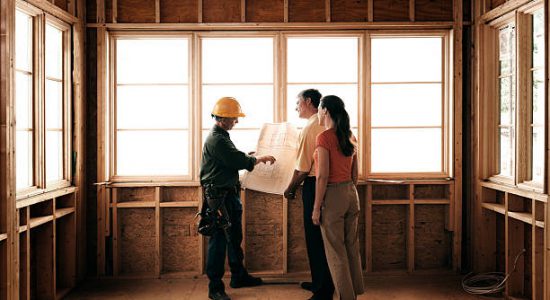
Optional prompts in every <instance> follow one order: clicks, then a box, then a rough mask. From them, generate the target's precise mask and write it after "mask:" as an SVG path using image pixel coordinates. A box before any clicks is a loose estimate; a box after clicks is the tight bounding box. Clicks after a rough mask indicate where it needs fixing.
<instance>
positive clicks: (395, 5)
mask: <svg viewBox="0 0 550 300" xmlns="http://www.w3.org/2000/svg"><path fill="white" fill-rule="evenodd" d="M373 1H374V3H373V10H374V11H373V15H374V16H373V17H374V21H409V0H373Z"/></svg>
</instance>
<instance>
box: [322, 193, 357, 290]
mask: <svg viewBox="0 0 550 300" xmlns="http://www.w3.org/2000/svg"><path fill="white" fill-rule="evenodd" d="M321 218H322V219H321V233H322V234H323V240H324V242H325V252H326V255H327V262H328V266H329V269H330V274H331V275H332V281H333V282H334V287H335V290H336V292H337V293H338V295H339V298H340V299H343V300H352V299H356V298H357V295H360V294H363V292H364V288H363V273H362V271H361V256H360V254H359V237H358V236H357V224H358V221H359V196H358V195H357V189H356V188H355V185H354V184H353V183H352V182H344V183H336V184H329V185H328V186H327V191H326V193H325V201H324V204H323V208H322V213H321Z"/></svg>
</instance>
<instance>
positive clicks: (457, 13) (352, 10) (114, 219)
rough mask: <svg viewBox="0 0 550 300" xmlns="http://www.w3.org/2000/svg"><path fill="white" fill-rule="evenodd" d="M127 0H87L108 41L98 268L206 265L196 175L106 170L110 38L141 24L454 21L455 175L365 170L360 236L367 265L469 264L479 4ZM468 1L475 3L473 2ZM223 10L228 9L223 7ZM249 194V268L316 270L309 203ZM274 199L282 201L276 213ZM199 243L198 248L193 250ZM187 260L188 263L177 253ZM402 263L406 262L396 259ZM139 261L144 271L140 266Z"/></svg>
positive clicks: (422, 25)
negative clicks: (112, 174)
mask: <svg viewBox="0 0 550 300" xmlns="http://www.w3.org/2000/svg"><path fill="white" fill-rule="evenodd" d="M127 2H128V1H127V0H96V1H94V0H90V1H87V8H88V10H87V12H88V14H87V21H88V25H87V30H88V35H89V36H97V42H96V45H97V47H89V48H88V52H87V53H88V56H89V57H97V59H95V60H94V59H89V60H88V66H87V67H88V69H89V70H92V69H97V74H93V72H91V73H89V74H90V76H89V77H88V83H89V87H92V86H94V87H95V88H94V89H93V91H92V90H89V91H88V96H89V97H91V98H95V97H97V98H96V99H97V105H96V107H95V110H94V107H93V105H91V106H92V107H90V106H88V107H89V108H90V110H89V111H87V115H88V119H89V120H90V121H91V122H90V125H89V126H94V127H96V128H97V137H96V138H95V140H94V141H90V144H89V145H91V144H93V143H96V148H94V147H91V148H90V147H89V148H88V149H89V151H93V150H96V153H97V158H98V159H97V160H92V159H90V160H89V161H88V163H87V168H88V169H90V170H91V169H95V170H96V172H95V174H96V176H97V180H96V181H95V182H98V183H101V185H100V186H98V188H97V194H95V193H93V194H92V193H90V194H89V195H88V201H89V202H90V203H91V202H93V201H96V199H97V205H88V208H91V209H93V208H95V211H88V212H87V213H88V216H89V217H91V216H95V217H96V220H97V232H96V234H97V239H96V240H95V241H90V242H89V244H90V245H97V248H95V249H92V248H90V249H89V250H90V251H96V253H97V257H98V258H99V259H97V260H96V261H90V260H92V259H94V258H95V257H96V256H93V255H89V261H88V264H89V265H95V266H96V272H97V275H99V276H100V277H103V276H107V277H111V276H115V277H136V276H137V277H149V278H158V277H172V276H176V277H177V276H189V275H198V274H202V273H203V272H204V263H205V247H204V243H205V239H204V238H203V237H202V236H200V235H197V233H196V228H195V226H196V225H195V223H194V222H193V221H192V220H191V219H190V216H191V215H193V214H194V213H196V212H197V210H198V209H199V206H200V202H201V201H200V199H201V191H200V187H199V184H198V182H197V181H190V182H171V183H170V182H149V183H148V182H127V183H124V182H109V178H108V177H107V176H106V171H107V170H106V169H105V168H108V166H107V164H106V161H105V160H106V159H107V157H108V156H109V152H108V149H109V147H110V146H109V145H107V144H106V139H107V140H108V136H109V134H108V132H110V131H109V129H108V128H106V126H107V125H106V124H107V122H106V118H108V115H109V114H108V109H111V108H110V105H108V103H109V101H108V99H109V95H108V91H109V82H110V81H109V78H108V77H109V76H111V74H110V71H109V66H108V57H109V53H108V35H109V32H110V31H125V30H136V29H137V30H139V31H141V32H147V31H159V30H160V31H166V32H177V31H183V32H186V33H188V32H201V31H220V32H223V31H228V30H230V31H234V32H247V31H256V32H257V31H279V30H284V31H285V32H286V31H288V32H310V31H317V32H319V31H322V32H331V31H338V32H345V31H347V30H349V31H350V32H357V31H361V30H369V29H373V30H376V29H385V30H392V29H396V30H399V31H401V32H406V31H407V30H412V31H415V30H416V31H422V30H426V31H429V30H437V29H442V30H449V29H452V32H453V34H452V43H450V44H452V45H453V47H452V48H451V49H449V50H450V53H452V55H451V57H452V60H451V61H450V62H449V65H448V66H447V67H448V68H449V69H451V70H452V72H451V73H450V74H451V75H450V78H448V79H449V80H452V82H453V86H454V87H455V88H454V89H453V90H452V91H448V92H449V96H450V97H451V99H452V106H453V109H454V110H453V112H454V115H453V117H452V120H453V122H454V123H453V126H452V128H453V130H452V141H453V144H452V146H451V147H452V148H453V151H452V153H453V155H454V156H453V157H452V159H451V161H452V169H453V178H452V179H451V180H446V179H442V180H438V179H431V180H404V181H402V182H401V183H400V184H389V185H385V184H376V183H372V182H369V181H368V180H367V179H368V178H364V180H363V182H362V183H361V186H360V187H359V193H360V198H361V208H362V210H363V212H364V215H363V214H362V216H361V218H360V219H361V220H360V243H361V253H362V257H363V269H364V272H365V273H376V272H393V273H396V272H397V273H415V272H424V273H425V272H431V273H442V272H443V273H445V272H454V271H457V270H460V269H461V266H462V262H461V251H462V249H461V241H462V212H461V211H462V189H463V185H462V176H463V173H462V158H463V156H464V155H467V154H465V153H463V151H462V143H463V140H462V134H463V133H462V97H463V93H464V92H463V91H462V83H463V80H462V77H463V74H462V72H463V69H462V59H463V58H462V57H463V56H462V41H463V40H462V35H463V28H464V26H470V23H469V21H466V23H465V22H464V16H465V15H471V13H470V12H469V9H465V8H464V7H463V1H458V0H455V1H452V6H450V4H449V3H450V2H451V1H445V0H441V1H391V2H390V3H388V2H387V1H381V0H368V1H359V2H358V1H350V0H332V1H326V4H325V5H324V6H323V5H321V6H318V5H315V4H314V3H317V2H315V1H312V0H269V1H228V2H227V3H223V4H222V3H220V2H216V1H202V0H197V1H193V0H188V1H179V2H177V1H171V0H157V1H156V2H155V5H154V6H153V5H151V3H150V2H149V1H145V0H143V1H133V2H132V4H133V5H132V6H129V5H127V4H128V3H127ZM176 2H177V3H176ZM464 2H469V1H464ZM403 4H405V5H403ZM466 6H467V7H471V5H470V4H467V5H466ZM312 7H316V9H311V8H312ZM167 8H171V9H167ZM220 11H224V14H223V15H220ZM121 16H125V17H122V18H121ZM362 68H366V66H362ZM94 75H96V76H97V77H96V78H94ZM94 92H95V93H94ZM365 92H366V91H363V92H362V93H365ZM360 105H364V104H360ZM95 120H97V121H96V123H95V124H94V123H93V121H95ZM363 129H364V127H363ZM364 130H365V129H364ZM195 139H197V138H195ZM193 143H198V142H197V141H194V142H193ZM89 145H88V146H89ZM365 148H366V146H365ZM464 176H466V175H464ZM298 197H299V195H298ZM242 200H243V205H244V207H245V210H244V216H243V232H244V233H245V234H244V235H245V236H244V241H243V248H244V249H245V252H246V255H245V263H246V264H247V266H248V268H249V269H250V270H251V271H253V272H254V273H256V274H271V275H278V276H284V275H286V274H290V273H303V272H307V271H308V268H307V266H306V265H305V264H303V263H300V261H303V260H304V259H305V256H306V254H305V245H304V237H303V230H301V226H300V224H301V223H300V222H301V207H300V203H299V202H300V201H289V200H287V199H284V198H283V197H282V196H278V195H270V194H265V193H259V192H254V191H248V190H244V191H243V192H242ZM263 207H269V208H271V209H269V210H268V212H267V213H265V211H264V210H263ZM260 211H262V214H260ZM385 213H389V214H390V215H391V216H392V218H391V220H389V221H388V222H389V223H388V222H384V221H382V220H381V219H380V216H384V214H385ZM137 220H143V221H142V222H137ZM88 223H89V224H90V223H91V221H90V222H88ZM423 230H424V231H423ZM145 232H147V233H148V234H145ZM384 232H388V233H389V234H391V235H393V237H394V239H393V240H392V243H394V244H392V245H390V247H382V246H383V243H384V242H385V240H384V239H383V238H382V235H380V234H382V233H384ZM422 232H424V234H421V233H422ZM428 232H432V234H427V233H428ZM144 235H147V236H146V237H145V236H144ZM89 238H90V239H93V237H89ZM140 238H144V239H145V240H143V239H140ZM436 240H437V241H439V242H440V244H437V243H439V242H437V243H436V242H435V241H436ZM197 244H198V245H199V247H198V248H196V247H195V246H194V245H197ZM436 244H437V246H436ZM187 245H189V246H187ZM391 246H396V247H391ZM380 247H382V248H383V249H393V248H395V251H391V253H389V254H387V256H385V255H386V254H385V253H384V251H382V252H381V251H380V250H381V249H382V248H380ZM260 248H261V249H264V251H267V252H269V253H268V254H266V255H265V256H264V257H260V256H259V255H257V253H258V250H257V249H260ZM430 249H433V251H435V252H430V251H431V250H430ZM394 252H395V253H394ZM427 253H431V254H432V255H427ZM177 257H179V258H180V259H179V260H178V259H174V258H177ZM394 259H396V260H395V261H399V262H400V263H399V264H391V263H390V262H391V261H392V260H394ZM182 262H188V263H189V264H187V263H182ZM133 265H140V266H143V268H139V269H135V268H133V267H132V266H133Z"/></svg>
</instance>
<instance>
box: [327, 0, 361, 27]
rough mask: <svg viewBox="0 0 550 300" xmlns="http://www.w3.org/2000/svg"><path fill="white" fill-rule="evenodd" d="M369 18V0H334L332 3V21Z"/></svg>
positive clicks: (357, 20)
mask: <svg viewBox="0 0 550 300" xmlns="http://www.w3.org/2000/svg"><path fill="white" fill-rule="evenodd" d="M367 19H368V1H367V0H332V1H331V3H330V21H331V22H366V21H368V20H367Z"/></svg>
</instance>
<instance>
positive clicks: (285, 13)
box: [283, 0, 288, 23]
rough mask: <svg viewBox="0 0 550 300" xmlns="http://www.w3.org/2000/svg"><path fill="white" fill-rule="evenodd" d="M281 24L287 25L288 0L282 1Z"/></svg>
mask: <svg viewBox="0 0 550 300" xmlns="http://www.w3.org/2000/svg"><path fill="white" fill-rule="evenodd" d="M283 14H284V16H283V22H285V23H288V0H284V12H283Z"/></svg>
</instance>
